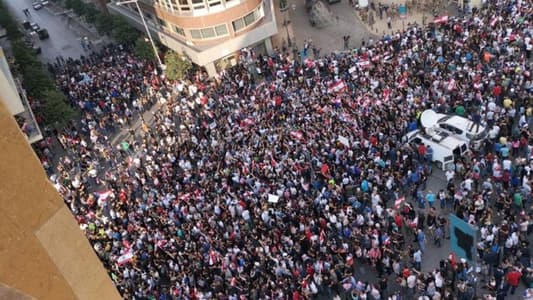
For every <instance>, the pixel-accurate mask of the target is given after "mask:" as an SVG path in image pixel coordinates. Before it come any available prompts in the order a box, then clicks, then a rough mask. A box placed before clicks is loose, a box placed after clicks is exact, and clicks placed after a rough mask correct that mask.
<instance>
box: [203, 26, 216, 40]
mask: <svg viewBox="0 0 533 300" xmlns="http://www.w3.org/2000/svg"><path fill="white" fill-rule="evenodd" d="M200 31H201V32H202V38H204V39H211V38H214V37H215V30H214V29H213V27H208V28H203V29H201V30H200Z"/></svg>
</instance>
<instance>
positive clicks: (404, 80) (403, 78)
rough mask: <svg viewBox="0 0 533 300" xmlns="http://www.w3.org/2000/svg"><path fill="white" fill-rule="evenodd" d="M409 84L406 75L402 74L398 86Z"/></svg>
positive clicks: (402, 86) (403, 86)
mask: <svg viewBox="0 0 533 300" xmlns="http://www.w3.org/2000/svg"><path fill="white" fill-rule="evenodd" d="M406 86H407V78H405V76H402V78H401V79H400V82H399V83H398V88H400V89H403V88H405V87H406Z"/></svg>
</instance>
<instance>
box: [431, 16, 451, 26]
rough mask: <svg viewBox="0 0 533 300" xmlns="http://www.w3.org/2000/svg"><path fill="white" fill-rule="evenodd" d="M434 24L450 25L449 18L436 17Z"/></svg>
mask: <svg viewBox="0 0 533 300" xmlns="http://www.w3.org/2000/svg"><path fill="white" fill-rule="evenodd" d="M433 23H435V24H446V23H448V16H440V17H436V18H435V19H434V20H433Z"/></svg>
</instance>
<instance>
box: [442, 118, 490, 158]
mask: <svg viewBox="0 0 533 300" xmlns="http://www.w3.org/2000/svg"><path fill="white" fill-rule="evenodd" d="M437 116H438V120H437V124H436V125H435V126H438V127H439V128H441V129H444V130H446V131H449V132H451V133H453V134H454V135H456V136H457V137H459V138H461V139H463V140H465V141H468V142H469V143H470V144H471V145H472V147H473V148H474V149H476V150H477V149H479V148H480V147H481V145H483V141H484V140H485V139H486V138H487V137H488V131H487V128H486V127H485V126H483V125H482V124H479V125H476V124H475V123H474V122H473V121H472V120H469V119H467V118H463V117H461V116H457V115H446V114H437Z"/></svg>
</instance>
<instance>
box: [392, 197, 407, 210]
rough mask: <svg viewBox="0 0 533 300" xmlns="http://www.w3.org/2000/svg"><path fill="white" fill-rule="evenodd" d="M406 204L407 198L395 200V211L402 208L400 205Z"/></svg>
mask: <svg viewBox="0 0 533 300" xmlns="http://www.w3.org/2000/svg"><path fill="white" fill-rule="evenodd" d="M404 202H405V197H400V198H398V199H396V200H394V208H395V209H398V208H400V205H402V203H404Z"/></svg>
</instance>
